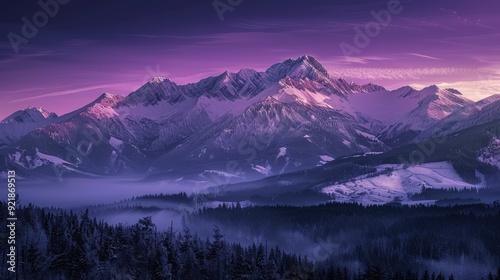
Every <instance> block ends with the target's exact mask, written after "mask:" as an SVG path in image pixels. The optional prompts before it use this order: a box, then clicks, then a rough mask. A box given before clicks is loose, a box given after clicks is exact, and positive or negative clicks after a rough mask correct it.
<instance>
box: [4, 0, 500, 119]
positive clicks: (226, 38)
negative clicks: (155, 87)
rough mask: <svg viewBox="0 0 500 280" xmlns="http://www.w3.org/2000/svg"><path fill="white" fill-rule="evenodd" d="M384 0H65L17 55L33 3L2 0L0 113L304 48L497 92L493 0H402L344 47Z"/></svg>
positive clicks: (267, 61) (396, 76)
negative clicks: (364, 37)
mask: <svg viewBox="0 0 500 280" xmlns="http://www.w3.org/2000/svg"><path fill="white" fill-rule="evenodd" d="M61 1H62V0H61ZM220 1H221V2H223V3H227V2H226V1H225V0H220ZM45 2H47V1H45ZM388 2H389V1H331V0H330V1H278V0H272V1H261V0H254V1H250V0H243V1H241V4H240V5H237V6H235V7H233V11H231V12H226V13H224V21H221V20H220V18H219V15H218V14H217V12H216V10H215V8H214V6H213V1H210V0H206V1H194V0H190V1H189V0H188V1H157V0H146V1H116V0H108V1H96V0H90V1H76V0H72V1H71V0H70V1H69V3H67V4H65V5H60V7H59V11H58V12H57V13H56V14H55V15H54V16H53V17H50V18H49V21H48V23H47V25H46V26H44V27H42V28H39V30H38V32H37V33H36V35H35V36H34V37H33V38H30V39H29V40H28V42H26V43H22V44H20V45H19V53H15V51H14V49H13V47H12V45H11V43H10V42H9V37H8V34H17V35H20V36H22V27H23V21H22V20H21V18H22V17H26V18H28V20H30V21H32V19H33V15H34V14H36V13H37V12H39V11H40V10H41V7H40V6H39V5H38V4H37V1H9V2H7V3H5V4H4V7H3V9H2V11H0V15H1V16H0V19H1V20H0V34H2V40H1V41H0V77H1V78H0V79H1V85H2V87H1V88H0V104H1V106H2V107H1V113H0V118H3V117H5V116H6V115H8V114H10V113H12V112H13V111H14V110H16V109H22V108H25V107H27V106H29V105H34V106H43V107H46V108H47V109H48V110H51V111H55V112H57V113H64V112H67V111H69V110H72V109H76V108H77V107H80V106H82V105H84V104H85V103H88V102H89V101H91V100H93V99H94V98H96V97H97V96H98V95H100V94H101V93H102V92H104V91H106V92H113V93H118V94H127V93H129V92H131V91H133V90H134V89H136V88H137V87H139V86H140V85H141V84H142V83H144V82H145V81H146V80H148V79H151V78H152V77H153V76H166V77H168V78H170V79H172V80H173V81H175V82H178V83H188V82H195V81H197V80H199V79H201V78H203V77H205V76H207V75H217V74H220V73H221V72H223V71H225V70H230V71H238V70H239V69H240V68H255V69H257V70H264V69H266V68H267V67H268V66H270V65H271V64H273V63H276V62H279V61H282V60H285V59H287V58H296V57H298V56H300V55H303V54H309V55H313V56H315V57H316V58H317V59H318V60H319V61H320V62H321V63H323V64H324V65H325V66H326V67H327V68H328V69H329V71H330V72H331V74H333V75H335V76H340V77H344V78H346V79H347V80H354V81H357V82H368V81H372V82H374V83H377V84H380V85H383V86H386V87H389V88H395V87H398V86H401V85H405V84H412V85H415V86H417V87H418V86H424V85H428V84H439V85H443V86H453V87H456V88H458V89H459V90H461V91H463V92H464V93H465V94H467V95H468V96H469V97H471V98H473V99H478V98H481V97H484V96H487V95H488V94H492V93H500V91H499V84H500V83H499V74H500V57H499V55H498V50H499V49H500V28H499V26H500V22H499V21H500V19H499V17H498V16H497V13H498V11H499V8H500V3H499V2H498V1H493V0H485V1H466V0H458V1H457V0H455V1H451V0H449V1H445V0H438V1H416V0H413V1H409V0H401V2H400V3H401V4H400V6H401V7H402V11H401V12H400V13H398V14H393V15H392V16H391V21H390V23H389V25H388V26H386V27H383V28H382V29H381V30H380V32H379V34H377V35H376V36H374V37H373V38H370V42H369V44H368V45H367V46H363V47H362V48H358V50H359V53H355V54H354V55H352V56H349V57H346V56H344V53H343V52H342V50H341V48H340V44H342V43H346V44H350V45H353V46H354V38H355V35H356V32H355V29H354V28H356V27H358V28H361V29H364V27H365V26H366V24H367V23H368V22H370V21H373V20H374V19H373V16H372V14H371V11H372V10H373V11H375V12H378V11H380V10H387V5H388Z"/></svg>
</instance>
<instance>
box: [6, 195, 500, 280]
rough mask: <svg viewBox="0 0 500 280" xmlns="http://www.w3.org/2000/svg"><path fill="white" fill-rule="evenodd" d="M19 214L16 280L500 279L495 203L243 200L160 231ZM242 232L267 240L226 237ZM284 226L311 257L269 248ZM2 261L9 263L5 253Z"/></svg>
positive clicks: (499, 216) (81, 216)
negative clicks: (306, 240) (257, 203)
mask: <svg viewBox="0 0 500 280" xmlns="http://www.w3.org/2000/svg"><path fill="white" fill-rule="evenodd" d="M0 213H2V215H5V214H4V213H6V204H5V203H3V202H2V203H1V206H0ZM17 213H18V220H19V221H20V228H19V229H18V233H17V234H18V235H17V240H18V242H19V244H18V249H19V256H20V259H19V262H18V267H17V273H18V277H19V278H18V279H358V280H361V279H409V280H410V279H415V280H421V279H422V280H424V279H429V280H431V279H488V280H489V279H500V268H498V267H499V264H500V206H499V205H498V204H497V203H495V204H494V205H482V204H479V205H462V206H454V207H435V206H433V207H424V206H418V207H390V206H370V207H363V206H360V205H357V204H325V205H320V206H311V207H287V206H274V207H250V208H241V207H240V206H239V205H237V206H236V207H232V208H228V207H219V208H216V209H201V210H199V211H197V212H195V213H191V214H186V216H185V219H184V220H185V227H184V228H183V229H174V228H170V229H169V230H167V231H162V232H160V231H159V230H157V227H156V225H155V224H154V223H153V221H152V220H151V217H148V216H146V217H144V218H142V219H140V220H139V221H138V222H137V223H136V224H133V225H121V224H120V225H109V224H107V223H105V222H102V221H97V220H96V219H93V218H91V216H90V215H89V212H88V211H83V212H82V213H74V212H71V211H70V212H67V211H66V210H58V209H47V208H39V207H35V206H33V205H28V206H24V207H21V208H20V209H19V210H18V212H17ZM0 218H1V219H0V220H1V221H2V225H1V226H2V227H5V226H6V225H5V221H6V219H5V218H6V217H4V216H2V217H0ZM165 223H169V221H165ZM208 224H210V225H211V229H210V231H207V229H206V227H205V226H204V225H208ZM237 231H243V232H244V233H245V234H248V235H250V234H251V235H255V236H264V237H266V238H269V240H270V242H266V241H265V242H262V243H253V244H244V243H243V242H241V243H238V242H232V241H229V240H235V237H234V236H235V234H236V232H237ZM287 231H295V232H297V234H303V235H306V236H308V237H310V238H311V239H312V240H323V242H319V245H320V246H319V247H317V248H312V250H311V252H312V253H311V254H308V252H307V251H306V253H303V252H293V251H291V250H287V249H284V248H280V247H278V246H275V245H274V244H272V243H273V241H272V240H273V239H274V238H276V236H274V237H273V236H271V235H272V234H274V235H279V234H280V233H283V232H287ZM282 238H288V237H286V236H283V237H282ZM6 245H7V244H6V240H5V238H4V239H2V248H5V246H6ZM316 249H317V250H316ZM0 260H1V263H2V266H5V263H6V260H5V254H2V256H1V259H0ZM2 271H3V272H2V275H0V278H1V279H9V278H8V277H9V275H8V274H6V273H7V270H6V269H2Z"/></svg>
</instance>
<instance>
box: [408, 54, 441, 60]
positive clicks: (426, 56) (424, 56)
mask: <svg viewBox="0 0 500 280" xmlns="http://www.w3.org/2000/svg"><path fill="white" fill-rule="evenodd" d="M408 54H409V55H413V56H418V57H422V58H428V59H434V60H442V59H441V58H438V57H434V56H430V55H425V54H420V53H408Z"/></svg>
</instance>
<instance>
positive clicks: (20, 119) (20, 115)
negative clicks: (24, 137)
mask: <svg viewBox="0 0 500 280" xmlns="http://www.w3.org/2000/svg"><path fill="white" fill-rule="evenodd" d="M55 118H57V115H56V114H55V113H52V112H49V111H47V110H45V109H43V108H42V107H32V106H30V107H28V108H26V109H24V110H19V111H17V112H15V113H13V114H11V115H10V116H8V117H6V118H5V119H4V120H2V122H1V123H35V122H40V121H43V120H45V119H55Z"/></svg>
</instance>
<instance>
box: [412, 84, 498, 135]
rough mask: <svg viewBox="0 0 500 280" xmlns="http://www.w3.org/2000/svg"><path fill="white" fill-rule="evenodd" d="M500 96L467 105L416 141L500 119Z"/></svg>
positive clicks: (424, 132) (496, 95) (429, 129)
mask: <svg viewBox="0 0 500 280" xmlns="http://www.w3.org/2000/svg"><path fill="white" fill-rule="evenodd" d="M499 112H500V95H498V94H495V95H492V96H489V97H487V98H485V99H482V100H480V101H478V102H476V103H473V104H470V105H466V106H464V107H463V108H461V109H459V110H456V111H455V112H454V113H453V114H451V115H449V116H447V117H446V118H444V119H442V120H441V121H439V123H437V124H436V125H435V126H433V127H429V128H428V129H427V130H425V131H423V132H422V133H421V134H420V135H419V136H418V137H417V138H415V141H425V140H427V139H429V138H431V137H435V136H441V135H447V134H452V133H455V132H457V131H459V130H463V129H466V128H469V127H473V126H477V125H483V124H486V123H489V122H492V121H495V120H498V119H500V115H499Z"/></svg>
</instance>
